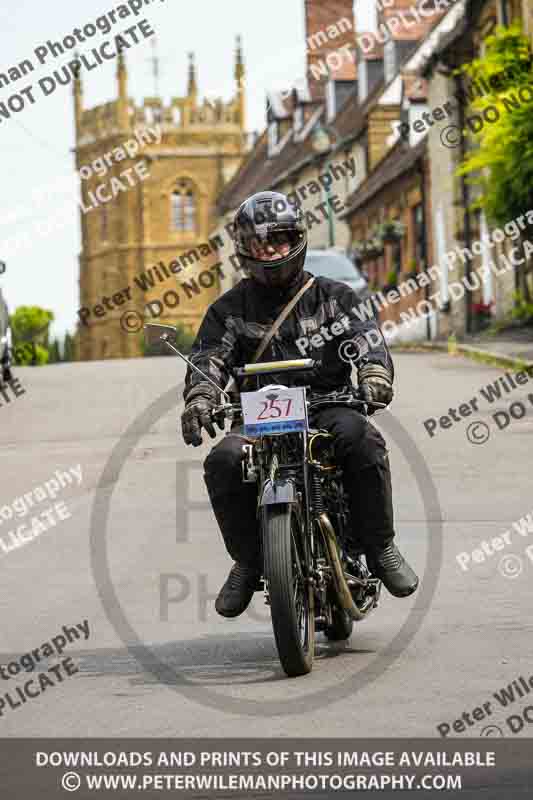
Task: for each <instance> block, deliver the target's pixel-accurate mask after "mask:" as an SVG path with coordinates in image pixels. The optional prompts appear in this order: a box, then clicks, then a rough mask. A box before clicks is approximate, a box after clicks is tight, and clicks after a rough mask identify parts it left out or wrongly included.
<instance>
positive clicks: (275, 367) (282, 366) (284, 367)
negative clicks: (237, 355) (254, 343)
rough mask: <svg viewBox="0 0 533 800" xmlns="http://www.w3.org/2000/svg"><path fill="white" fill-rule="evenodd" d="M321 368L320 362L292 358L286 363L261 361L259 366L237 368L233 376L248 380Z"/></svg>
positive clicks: (247, 365) (250, 365) (246, 365)
mask: <svg viewBox="0 0 533 800" xmlns="http://www.w3.org/2000/svg"><path fill="white" fill-rule="evenodd" d="M318 366H320V361H314V360H313V359H312V358H292V359H287V360H285V361H260V362H259V363H257V364H245V365H244V367H236V368H235V369H234V370H233V375H235V377H237V378H248V377H251V376H252V375H269V374H273V373H276V372H308V371H309V370H313V369H315V368H316V367H318Z"/></svg>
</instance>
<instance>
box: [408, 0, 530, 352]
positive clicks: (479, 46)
mask: <svg viewBox="0 0 533 800" xmlns="http://www.w3.org/2000/svg"><path fill="white" fill-rule="evenodd" d="M515 20H523V24H524V28H525V30H526V31H528V32H529V33H530V35H531V31H532V29H533V28H532V26H531V3H530V2H529V3H521V2H520V0H461V2H459V3H457V4H456V5H455V6H454V7H453V8H452V9H451V10H450V11H449V13H448V14H447V15H446V17H445V18H444V19H443V20H442V21H441V23H440V24H439V26H437V28H436V29H435V32H434V36H433V37H432V40H431V41H429V42H428V47H427V49H426V52H425V53H421V54H420V58H419V59H418V60H417V63H416V64H415V65H414V68H415V70H416V71H417V73H418V74H419V75H423V76H424V77H425V78H426V79H427V80H428V109H430V110H434V109H437V108H441V107H443V105H445V104H446V103H447V102H452V103H453V104H454V113H453V115H452V116H451V117H450V118H449V120H448V123H449V124H451V125H453V126H456V130H457V131H461V130H464V129H465V117H466V116H467V115H468V113H469V109H468V105H467V104H465V103H464V102H459V103H458V102H454V96H455V95H457V94H458V93H461V92H464V90H465V88H467V87H466V82H465V78H464V77H463V76H458V75H455V74H454V70H455V69H456V68H457V67H459V66H460V65H461V64H464V63H468V62H470V61H472V59H474V58H476V57H478V56H479V55H481V54H482V53H483V48H484V40H485V39H486V37H487V36H488V35H489V34H490V33H491V32H492V31H493V30H494V28H495V27H496V25H498V24H509V23H511V22H513V21H515ZM528 26H529V27H528ZM459 96H460V97H461V96H464V95H462V94H459ZM427 140H428V152H429V163H430V172H431V181H430V184H431V201H432V202H431V204H432V208H433V220H432V223H433V228H434V231H435V260H436V261H437V263H438V264H439V268H440V273H441V275H440V278H439V280H438V281H437V288H438V290H439V293H440V296H441V298H442V305H441V313H440V314H439V319H438V335H439V336H440V337H447V336H449V335H450V334H452V333H454V334H456V335H457V336H463V335H465V334H472V333H476V332H477V331H478V330H480V329H481V328H482V327H483V325H484V324H487V322H488V320H487V319H486V312H485V313H484V314H483V317H485V319H483V317H482V316H481V315H480V313H479V311H476V310H478V309H482V308H483V307H487V306H489V305H491V306H492V309H491V313H492V318H493V319H503V318H505V317H507V316H508V315H509V312H510V311H511V309H512V307H513V302H514V301H513V293H514V291H515V288H516V287H515V274H514V271H513V270H507V271H505V272H504V271H502V273H501V274H495V273H494V274H493V273H491V274H489V275H487V277H486V278H484V279H483V281H481V282H480V284H481V285H479V286H477V283H478V281H477V279H476V276H475V275H474V274H473V273H475V272H476V271H477V270H478V269H479V268H480V267H482V266H484V265H485V264H487V265H488V264H490V261H491V259H494V258H496V257H497V256H499V255H501V254H503V255H505V254H506V253H508V251H509V249H510V247H512V244H513V243H512V242H511V243H507V244H506V243H505V242H503V243H501V244H497V245H496V248H495V249H494V250H492V251H489V250H488V248H486V247H481V245H480V244H479V240H480V239H482V237H484V236H486V235H487V234H488V233H489V232H490V231H489V227H488V225H487V221H486V219H485V216H484V214H483V213H480V212H474V211H472V210H471V205H472V203H473V201H474V200H475V197H476V189H475V187H473V186H471V185H469V183H468V182H467V180H466V179H465V178H463V177H457V176H456V170H457V167H458V165H459V163H460V162H461V161H462V160H463V159H464V157H465V155H466V154H467V153H468V152H469V150H470V148H471V147H472V145H471V142H470V140H469V139H468V138H467V137H464V136H459V137H458V142H456V145H457V146H451V145H448V146H443V140H442V125H435V126H433V127H432V128H431V130H430V131H429V133H428V136H427ZM472 246H474V248H475V247H478V249H479V252H477V253H473V251H472ZM450 251H456V252H457V253H460V254H461V255H460V257H458V258H457V259H456V263H452V264H450V266H449V265H448V263H447V261H448V260H447V258H446V253H447V252H450ZM468 252H471V253H473V258H470V257H469V256H468V255H467V253H468ZM462 280H466V284H465V285H466V290H465V292H464V296H462V297H461V296H459V293H454V292H453V291H452V292H451V293H450V287H451V284H452V283H457V282H460V281H462ZM470 287H472V288H470ZM481 313H483V312H481Z"/></svg>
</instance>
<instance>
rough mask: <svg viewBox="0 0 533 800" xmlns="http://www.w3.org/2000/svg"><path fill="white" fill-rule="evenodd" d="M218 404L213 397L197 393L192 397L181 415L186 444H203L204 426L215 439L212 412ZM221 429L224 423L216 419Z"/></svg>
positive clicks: (194, 445)
mask: <svg viewBox="0 0 533 800" xmlns="http://www.w3.org/2000/svg"><path fill="white" fill-rule="evenodd" d="M215 406H216V402H215V401H214V400H213V398H212V397H203V396H202V395H197V396H196V397H194V398H192V399H191V400H190V401H189V402H188V403H187V405H186V406H185V411H184V412H183V414H182V415H181V432H182V435H183V440H184V442H185V444H192V446H193V447H198V446H199V445H201V444H202V428H205V430H206V431H207V433H208V434H209V436H210V437H211V438H212V439H214V438H215V436H216V435H217V434H216V431H215V426H214V425H213V419H212V417H211V412H212V411H213V409H214V408H215ZM216 422H217V424H218V427H219V428H220V430H222V431H223V430H224V423H223V422H222V421H221V420H220V419H217V420H216Z"/></svg>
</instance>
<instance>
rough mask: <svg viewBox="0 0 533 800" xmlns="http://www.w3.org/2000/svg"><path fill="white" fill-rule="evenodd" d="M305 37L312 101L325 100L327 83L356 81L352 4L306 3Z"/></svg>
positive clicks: (346, 0)
mask: <svg viewBox="0 0 533 800" xmlns="http://www.w3.org/2000/svg"><path fill="white" fill-rule="evenodd" d="M305 36H306V57H307V76H308V82H309V90H310V93H311V96H312V97H313V99H314V100H318V99H322V98H323V97H324V94H325V88H326V83H327V81H328V80H330V79H333V80H336V79H337V78H338V79H339V80H342V81H346V80H349V81H355V79H356V65H355V54H354V45H355V20H354V14H353V0H326V2H325V0H305ZM336 76H337V78H336Z"/></svg>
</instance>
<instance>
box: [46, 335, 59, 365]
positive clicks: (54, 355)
mask: <svg viewBox="0 0 533 800" xmlns="http://www.w3.org/2000/svg"><path fill="white" fill-rule="evenodd" d="M49 355H50V359H49V362H48V363H49V364H58V363H59V362H60V361H61V351H60V349H59V339H54V340H53V341H52V343H51V344H50V350H49Z"/></svg>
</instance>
